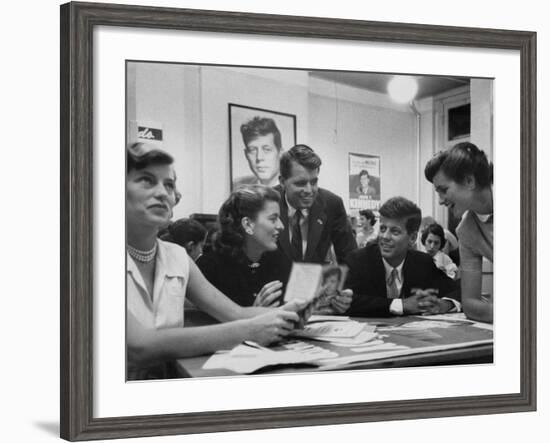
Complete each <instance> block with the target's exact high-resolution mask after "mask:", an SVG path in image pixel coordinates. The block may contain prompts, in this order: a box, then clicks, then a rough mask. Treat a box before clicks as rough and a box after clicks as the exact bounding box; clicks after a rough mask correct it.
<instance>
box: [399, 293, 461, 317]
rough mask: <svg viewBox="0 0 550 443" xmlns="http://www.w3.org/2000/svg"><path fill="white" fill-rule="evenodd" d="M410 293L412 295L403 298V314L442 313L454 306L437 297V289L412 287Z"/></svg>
mask: <svg viewBox="0 0 550 443" xmlns="http://www.w3.org/2000/svg"><path fill="white" fill-rule="evenodd" d="M411 293H412V294H413V295H411V296H410V297H407V298H405V299H403V313H404V314H425V315H434V314H444V313H446V312H449V311H450V310H451V309H452V308H453V307H454V305H453V303H452V302H451V301H449V300H443V299H441V298H439V297H438V293H439V291H438V290H437V289H433V288H428V289H418V288H413V289H412V290H411Z"/></svg>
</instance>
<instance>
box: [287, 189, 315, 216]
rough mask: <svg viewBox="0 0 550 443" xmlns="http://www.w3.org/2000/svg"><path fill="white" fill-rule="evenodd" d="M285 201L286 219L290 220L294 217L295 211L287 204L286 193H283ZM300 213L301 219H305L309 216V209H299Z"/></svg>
mask: <svg viewBox="0 0 550 443" xmlns="http://www.w3.org/2000/svg"><path fill="white" fill-rule="evenodd" d="M285 201H286V205H287V207H288V218H289V219H290V218H292V217H294V214H296V211H297V209H296V208H295V207H294V206H292V205H291V204H290V203H289V202H288V198H287V196H286V193H285ZM300 212H301V213H302V218H307V216H308V215H309V209H300Z"/></svg>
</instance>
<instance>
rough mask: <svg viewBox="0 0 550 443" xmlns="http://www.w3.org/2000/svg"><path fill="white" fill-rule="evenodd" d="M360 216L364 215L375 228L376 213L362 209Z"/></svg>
mask: <svg viewBox="0 0 550 443" xmlns="http://www.w3.org/2000/svg"><path fill="white" fill-rule="evenodd" d="M359 215H362V216H363V217H365V218H366V219H367V220H368V221H369V223H370V225H371V226H374V225H375V224H376V215H374V212H372V211H371V210H370V209H362V210H361V211H359Z"/></svg>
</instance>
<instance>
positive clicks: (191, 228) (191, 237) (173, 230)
mask: <svg viewBox="0 0 550 443" xmlns="http://www.w3.org/2000/svg"><path fill="white" fill-rule="evenodd" d="M206 233H207V231H206V228H205V227H204V226H203V225H202V224H201V223H199V222H198V221H197V220H193V219H190V218H180V219H179V220H176V221H175V222H174V223H172V224H170V225H169V226H168V228H167V229H166V233H165V234H163V235H162V236H161V239H162V240H165V241H169V242H171V243H176V244H178V245H180V246H182V247H185V246H186V245H187V243H189V242H193V243H200V242H202V241H204V240H205V239H206Z"/></svg>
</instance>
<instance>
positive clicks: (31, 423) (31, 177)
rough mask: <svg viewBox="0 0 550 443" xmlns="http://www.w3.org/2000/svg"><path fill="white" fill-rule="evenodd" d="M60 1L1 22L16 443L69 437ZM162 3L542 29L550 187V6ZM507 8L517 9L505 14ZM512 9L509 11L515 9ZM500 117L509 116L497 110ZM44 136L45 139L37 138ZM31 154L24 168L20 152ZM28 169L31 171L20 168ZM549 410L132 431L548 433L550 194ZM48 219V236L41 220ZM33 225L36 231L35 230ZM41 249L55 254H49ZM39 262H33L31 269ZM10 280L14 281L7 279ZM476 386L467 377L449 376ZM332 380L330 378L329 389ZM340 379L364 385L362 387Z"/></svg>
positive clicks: (13, 9)
mask: <svg viewBox="0 0 550 443" xmlns="http://www.w3.org/2000/svg"><path fill="white" fill-rule="evenodd" d="M59 3H60V2H58V1H53V0H47V1H44V0H40V1H38V0H29V1H26V2H8V3H6V4H5V6H4V14H5V16H6V17H12V18H14V17H15V18H21V17H24V20H25V25H24V26H22V25H21V20H18V19H7V20H4V22H3V26H2V28H1V30H0V32H1V33H2V39H3V41H4V42H9V43H7V44H5V45H3V46H2V49H3V57H4V61H6V60H8V61H9V62H7V66H6V69H3V70H2V73H1V77H0V88H2V104H3V106H2V108H1V111H0V112H1V113H2V119H3V122H4V123H5V125H6V126H9V130H8V129H6V130H5V131H4V133H3V136H4V138H3V144H4V146H10V147H13V148H14V149H13V150H10V151H7V152H6V153H7V157H4V162H3V166H4V169H3V171H2V174H0V181H1V183H2V185H3V189H5V190H8V192H6V193H4V195H3V200H2V203H3V210H2V217H0V230H1V232H2V233H3V238H2V240H3V246H4V251H5V255H4V260H3V261H2V266H3V274H2V275H3V276H5V277H6V278H4V279H3V285H2V290H1V293H2V295H3V296H4V297H3V302H4V303H3V307H4V312H5V314H6V315H4V316H3V319H2V322H0V331H1V335H0V337H1V343H2V351H3V359H2V362H3V363H4V364H2V365H0V392H1V393H2V395H1V399H0V406H1V407H2V412H3V414H4V417H5V418H4V420H3V422H2V423H3V426H2V440H3V441H6V442H13V443H16V442H37V443H42V442H59V441H60V440H59V439H58V432H59V304H58V302H59V262H58V259H57V257H58V256H59V203H58V195H59V158H58V152H59V151H58V146H59V134H58V128H59V89H58V85H59V8H58V6H59ZM117 3H125V4H149V5H151V4H153V2H152V1H151V0H117ZM154 3H155V4H156V5H159V6H173V7H193V8H207V9H217V10H227V9H231V10H236V11H239V10H240V11H253V12H265V13H278V14H291V15H292V14H293V15H309V16H328V17H341V18H349V19H362V20H382V21H395V22H409V23H427V24H444V25H455V26H477V27H492V28H500V29H520V30H531V31H537V32H538V37H537V46H538V55H537V63H538V68H537V72H538V74H537V77H538V82H537V83H538V84H537V88H538V97H539V98H538V112H537V115H538V122H539V125H538V126H539V131H538V145H539V147H540V149H539V153H538V166H539V170H540V171H541V173H540V174H539V176H538V189H539V196H540V195H542V196H544V190H545V189H550V176H549V174H544V173H543V172H542V171H545V170H546V169H547V166H548V164H549V162H550V153H549V151H548V149H546V147H547V146H550V135H549V133H548V131H547V130H546V125H545V122H547V121H549V119H550V104H549V102H548V101H547V100H544V97H548V96H549V88H550V86H549V84H548V81H547V78H548V75H549V74H550V29H549V27H548V23H549V19H550V15H549V13H548V8H547V6H545V3H544V2H539V1H534V0H524V1H522V2H510V3H507V4H506V5H505V6H501V5H500V4H499V3H496V2H479V1H478V0H463V1H461V2H460V4H459V5H458V6H459V7H458V6H457V7H453V9H452V13H451V12H450V9H449V8H448V7H442V4H441V2H440V1H435V0H419V1H418V2H410V1H405V0H395V1H393V2H374V3H367V2H357V1H355V0H339V1H338V2H310V1H307V2H305V1H302V2H300V1H296V0H279V1H277V2H258V1H251V0H232V1H231V2H227V1H223V0H161V1H157V2H154ZM502 8H506V9H505V11H504V9H502ZM504 12H505V13H504ZM497 117H498V116H497ZM32 133H34V134H41V143H33V142H32V141H31V139H30V138H29V137H28V136H29V135H31V134H32ZM22 160H23V161H24V167H18V165H21V161H22ZM22 170H23V171H24V174H22V172H21V171H22ZM538 205H539V206H538V225H539V227H540V228H539V230H538V260H539V261H538V268H539V272H538V274H539V280H538V282H539V284H538V293H539V294H540V297H539V300H538V307H537V308H538V323H537V330H538V336H539V340H538V343H539V346H538V354H537V360H538V411H537V412H535V413H521V414H501V415H489V416H477V417H467V416H466V417H454V418H440V419H429V420H403V421H393V422H383V423H363V424H354V425H339V426H336V425H333V426H317V427H308V428H292V429H277V430H259V431H247V432H226V433H217V434H203V435H186V436H172V437H156V438H146V439H140V440H137V439H132V440H121V441H125V442H128V443H132V442H138V441H139V442H141V441H143V442H146V443H149V442H150V443H153V442H155V443H172V442H183V443H191V442H194V443H199V442H200V443H207V442H208V443H210V442H216V443H220V442H222V443H252V442H258V441H261V442H262V443H271V442H277V443H281V442H285V443H286V442H295V441H311V442H314V441H318V442H327V441H329V442H330V441H337V442H344V441H350V442H355V441H379V442H384V443H393V442H405V441H406V442H408V443H432V442H433V443H436V442H440V441H441V440H442V439H444V440H445V442H446V443H466V442H468V443H474V442H493V441H494V442H504V443H506V442H518V441H524V440H526V438H528V436H529V435H531V436H532V439H533V440H535V441H543V440H544V435H546V434H547V429H548V423H549V421H550V403H549V401H550V389H549V381H548V377H546V376H545V375H546V374H548V373H549V371H550V348H549V347H548V346H547V345H546V341H547V340H546V337H550V324H549V322H548V321H547V318H548V316H549V315H550V301H549V300H548V297H547V296H546V295H547V294H548V293H549V292H550V283H549V281H548V280H546V278H545V272H544V271H545V270H546V268H547V267H548V266H550V259H549V251H550V247H549V246H550V243H549V240H550V238H549V235H550V233H549V231H548V229H544V228H545V227H546V226H548V224H549V223H550V201H549V200H548V199H546V198H539V202H538ZM38 219H39V220H40V234H39V235H36V234H34V233H36V232H37V230H36V228H37V220H38ZM25 234H30V235H25ZM37 251H41V252H46V253H47V256H46V255H41V256H38V255H37V254H36V252H37ZM31 257H32V258H31ZM30 263H33V264H34V265H33V266H31V265H30ZM8 277H9V278H8ZM447 382H448V383H455V382H457V383H468V380H459V381H454V380H448V381H447ZM324 388H327V387H324ZM339 388H342V389H345V388H348V389H357V387H356V386H341V387H339Z"/></svg>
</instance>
